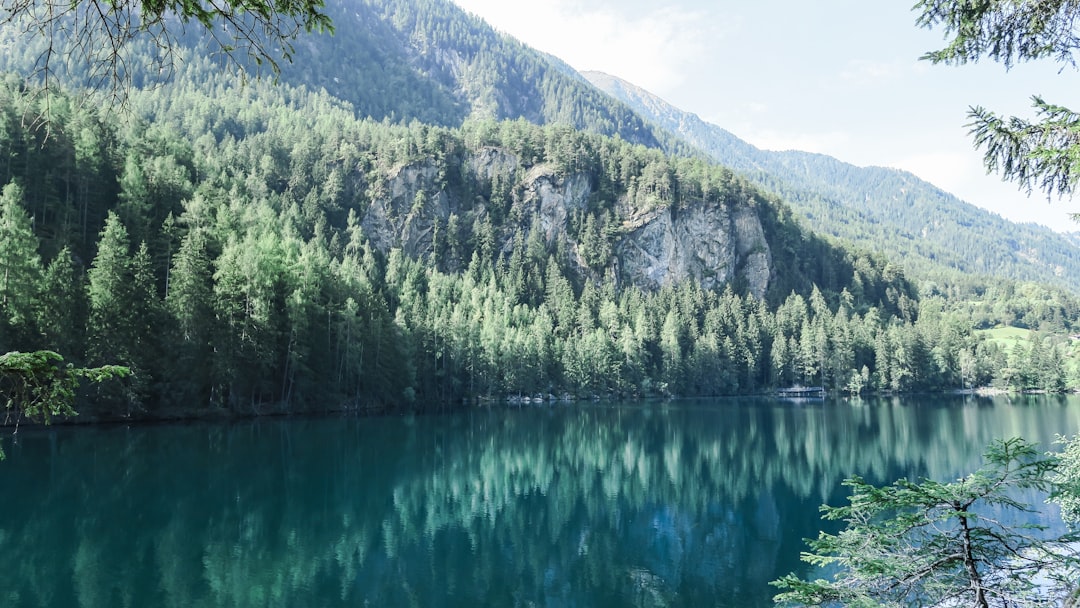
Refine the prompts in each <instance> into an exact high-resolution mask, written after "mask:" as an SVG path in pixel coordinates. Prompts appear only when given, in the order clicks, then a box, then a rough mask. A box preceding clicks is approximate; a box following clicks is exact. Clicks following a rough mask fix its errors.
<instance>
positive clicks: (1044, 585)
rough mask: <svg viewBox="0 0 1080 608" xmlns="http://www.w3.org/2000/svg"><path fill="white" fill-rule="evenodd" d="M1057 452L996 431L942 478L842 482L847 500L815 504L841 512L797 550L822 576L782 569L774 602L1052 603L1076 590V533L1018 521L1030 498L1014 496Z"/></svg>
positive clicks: (1050, 473)
mask: <svg viewBox="0 0 1080 608" xmlns="http://www.w3.org/2000/svg"><path fill="white" fill-rule="evenodd" d="M1060 466H1061V461H1060V460H1059V458H1058V457H1056V456H1053V455H1048V454H1043V453H1040V452H1037V451H1036V450H1035V448H1034V447H1033V446H1032V445H1031V444H1029V443H1027V442H1025V441H1024V440H1022V439H1008V440H1004V441H997V442H995V443H993V444H991V446H990V447H989V448H988V450H987V452H986V455H985V464H984V465H983V467H982V468H980V469H979V470H978V471H976V472H974V473H972V474H971V475H968V476H967V477H963V478H961V479H959V480H957V481H954V482H951V483H940V482H936V481H931V480H923V481H920V482H914V481H910V480H907V479H901V480H899V481H896V482H894V483H893V484H892V485H889V486H885V487H876V486H874V485H872V484H869V483H867V482H866V481H864V480H863V479H861V478H859V477H853V478H850V479H848V480H846V481H845V482H844V484H845V485H847V486H849V487H850V488H851V489H852V495H851V497H850V499H849V504H848V505H847V506H842V507H830V506H825V507H822V511H823V513H824V516H823V517H824V518H825V519H829V520H837V521H842V522H844V524H845V526H844V528H843V529H842V530H841V531H840V532H839V533H837V534H828V533H824V532H823V533H821V534H820V535H819V536H818V538H817V539H814V540H811V541H808V542H809V545H810V549H811V550H810V551H809V552H807V553H804V554H803V560H804V561H806V562H808V563H810V564H813V565H815V566H819V567H822V568H824V569H827V570H834V569H837V571H836V573H835V575H833V576H832V577H831V579H816V580H803V579H802V578H800V577H798V576H796V575H795V574H789V575H787V576H785V577H783V578H781V579H779V580H777V581H774V582H773V584H774V585H776V586H777V587H779V588H780V589H781V590H782V592H781V593H780V594H779V595H777V596H776V598H775V600H776V602H777V603H778V604H780V605H806V606H821V605H843V606H971V607H978V608H990V607H997V606H1000V607H1002V608H1004V607H1005V606H1010V607H1014V606H1061V605H1065V603H1066V602H1067V601H1070V600H1068V599H1067V598H1070V597H1072V598H1073V599H1075V594H1076V585H1077V581H1080V554H1078V547H1080V545H1078V544H1077V541H1078V537H1077V536H1076V535H1075V534H1070V533H1067V534H1064V535H1057V534H1051V533H1050V531H1049V530H1048V529H1047V527H1046V526H1044V525H1041V524H1035V523H1026V522H1027V521H1028V520H1030V519H1031V518H1030V514H1031V513H1034V508H1033V507H1032V506H1031V505H1029V504H1027V503H1025V502H1023V501H1022V499H1019V498H1017V496H1019V495H1020V494H1022V493H1024V492H1026V491H1027V492H1030V491H1037V492H1052V491H1053V490H1054V489H1055V487H1057V486H1056V479H1057V478H1056V477H1055V475H1056V474H1058V473H1060Z"/></svg>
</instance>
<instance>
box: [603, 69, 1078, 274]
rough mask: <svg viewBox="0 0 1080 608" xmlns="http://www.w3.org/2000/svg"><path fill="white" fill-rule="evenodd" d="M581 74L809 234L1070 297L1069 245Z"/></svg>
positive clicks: (915, 181) (922, 185)
mask: <svg viewBox="0 0 1080 608" xmlns="http://www.w3.org/2000/svg"><path fill="white" fill-rule="evenodd" d="M582 76H583V77H585V78H586V79H588V80H589V81H590V82H592V83H593V84H594V85H596V86H597V87H599V88H601V89H603V90H605V91H606V92H607V93H608V94H610V95H612V96H613V97H615V98H616V99H619V100H620V101H622V102H624V103H626V104H627V105H629V106H631V107H632V108H634V109H635V110H636V111H638V112H639V113H641V114H642V115H643V116H645V117H646V118H647V119H648V120H650V121H651V122H652V123H653V124H656V125H658V126H660V127H661V128H663V129H666V130H667V131H669V132H671V133H673V134H676V135H678V136H679V137H682V138H683V139H685V140H686V141H687V142H688V143H689V144H690V145H693V146H695V147H697V148H699V149H701V150H702V151H703V152H705V153H706V154H707V155H709V157H710V158H712V159H713V160H715V161H716V162H719V163H721V164H723V165H725V166H728V167H730V168H731V169H733V170H735V171H738V172H739V173H741V174H743V175H744V176H745V177H747V178H748V179H750V180H751V181H752V182H753V183H755V184H757V185H759V186H761V187H764V188H765V189H767V190H770V191H774V192H777V193H778V194H780V195H781V196H782V197H783V198H784V199H785V201H787V202H788V204H790V205H791V206H792V207H793V208H794V209H795V210H797V211H798V212H799V213H800V215H802V216H803V217H804V218H805V219H806V220H807V222H808V224H809V226H810V227H811V228H812V229H813V230H815V231H816V232H819V233H821V234H825V235H829V236H832V237H835V238H840V239H842V240H845V241H848V242H851V243H853V244H855V245H856V246H859V247H864V248H870V249H872V250H876V251H882V252H883V253H885V254H886V255H888V256H890V257H891V258H893V259H894V260H896V261H897V262H901V263H903V264H904V265H905V268H908V269H909V270H911V271H912V273H913V274H920V275H924V276H931V277H940V276H941V275H942V273H941V271H940V269H939V268H935V267H941V266H945V267H948V268H952V269H954V270H955V271H956V272H957V273H964V274H972V273H973V274H977V275H987V276H997V275H1000V276H1004V277H1006V278H1010V279H1013V280H1020V281H1023V280H1035V281H1040V282H1046V283H1050V284H1054V285H1057V286H1061V287H1066V288H1068V289H1070V290H1072V291H1074V292H1075V291H1077V290H1080V248H1077V246H1076V242H1075V239H1070V238H1068V237H1065V236H1063V235H1060V234H1058V233H1055V232H1053V231H1052V230H1050V229H1049V228H1045V227H1042V226H1038V225H1035V224H1021V223H1016V222H1011V221H1009V220H1006V219H1005V218H1002V217H1001V216H1000V215H997V214H995V213H993V212H991V211H987V210H985V209H981V208H979V207H977V206H975V205H972V204H970V203H967V202H965V201H962V200H961V199H959V198H958V197H956V196H955V195H952V194H950V193H948V192H946V191H944V190H942V189H941V188H938V187H937V186H935V185H933V184H931V183H930V182H927V181H925V180H922V179H921V178H919V177H918V176H916V175H914V174H912V173H910V172H908V171H904V170H901V169H895V168H889V167H876V166H868V167H859V166H856V165H854V164H851V163H847V162H844V161H841V160H839V159H836V158H833V157H831V156H828V155H825V154H818V153H811V152H802V151H797V150H785V151H769V150H761V149H759V148H757V147H755V146H753V145H752V144H749V143H748V142H745V141H743V140H741V139H739V138H738V137H737V136H735V135H734V134H732V133H731V132H730V131H727V130H726V129H723V128H722V127H720V126H718V125H714V124H711V123H708V122H706V121H704V120H702V119H701V118H700V117H698V116H697V115H696V114H692V113H689V112H685V111H683V110H680V109H678V108H676V107H675V106H673V105H671V104H670V103H668V102H666V101H664V100H663V99H661V98H660V97H658V96H656V95H654V94H652V93H650V92H648V91H646V90H645V89H643V88H641V87H638V86H636V85H633V84H632V83H629V82H627V81H625V80H622V79H619V78H617V77H615V76H611V75H608V74H604V73H602V72H595V71H591V72H583V73H582ZM945 274H946V275H947V274H949V273H945ZM953 278H955V277H953Z"/></svg>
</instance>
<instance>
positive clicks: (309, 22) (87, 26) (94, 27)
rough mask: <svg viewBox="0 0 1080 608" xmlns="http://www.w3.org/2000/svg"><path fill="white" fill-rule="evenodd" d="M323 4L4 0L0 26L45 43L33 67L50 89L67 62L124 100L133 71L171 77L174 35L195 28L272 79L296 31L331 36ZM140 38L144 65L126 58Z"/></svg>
mask: <svg viewBox="0 0 1080 608" xmlns="http://www.w3.org/2000/svg"><path fill="white" fill-rule="evenodd" d="M323 6H324V0H272V1H271V0H211V1H209V2H204V1H202V0H4V2H3V4H2V5H0V25H4V26H7V25H13V26H15V27H17V28H19V30H20V31H21V32H22V34H23V35H24V36H26V37H33V38H37V39H40V40H44V41H45V46H44V50H43V51H42V52H41V54H40V56H39V57H38V60H37V65H36V66H35V67H36V69H37V72H38V76H40V78H41V79H42V80H43V81H44V85H45V88H46V89H47V90H48V89H51V88H53V86H52V85H53V81H54V79H55V78H56V74H57V72H63V71H64V69H63V68H64V67H65V66H66V65H69V64H70V65H73V66H78V68H79V69H80V71H82V70H85V73H86V74H87V81H88V84H90V85H91V86H95V87H101V88H104V89H106V90H110V91H112V93H113V95H114V97H123V90H124V88H125V87H126V85H128V84H129V82H130V79H131V78H132V76H133V74H132V72H133V71H134V70H135V69H136V68H149V71H148V72H147V73H163V72H164V73H171V72H172V68H173V65H174V61H175V60H176V57H175V54H176V49H177V47H178V46H179V45H178V44H177V40H178V37H179V36H181V35H183V34H184V32H185V31H186V30H187V28H188V27H190V26H192V25H197V26H198V27H199V28H201V29H202V30H204V31H205V33H206V34H207V35H208V36H209V37H211V38H213V40H214V41H216V42H217V44H218V46H219V47H220V49H221V50H222V51H223V52H224V54H225V56H226V57H227V58H230V59H232V60H233V61H235V62H236V63H237V64H241V62H243V61H244V59H245V58H246V59H248V60H250V61H252V62H254V63H255V64H256V65H257V66H263V65H268V66H269V67H270V68H271V70H272V71H273V72H274V73H275V74H277V72H278V69H279V62H280V61H283V60H284V61H290V60H291V59H292V54H293V45H292V42H293V41H294V40H295V39H296V37H297V36H298V35H300V33H301V32H305V31H306V32H312V31H332V30H333V26H332V24H331V22H330V17H328V16H327V15H326V14H325V13H324V12H323V10H322V9H323ZM139 40H144V41H147V42H149V48H151V49H152V50H153V55H152V57H151V59H150V61H151V65H149V66H135V65H132V64H133V63H134V61H133V59H132V57H131V55H130V54H129V53H127V49H128V47H129V46H130V45H131V43H133V42H136V41H139Z"/></svg>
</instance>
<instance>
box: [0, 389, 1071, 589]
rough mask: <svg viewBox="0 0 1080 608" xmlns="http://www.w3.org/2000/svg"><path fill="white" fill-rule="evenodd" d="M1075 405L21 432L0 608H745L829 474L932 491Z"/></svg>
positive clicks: (654, 407) (822, 498)
mask: <svg viewBox="0 0 1080 608" xmlns="http://www.w3.org/2000/svg"><path fill="white" fill-rule="evenodd" d="M1078 427H1080V401H1076V400H1075V399H1072V398H1070V399H1064V398H1061V399H1058V398H1054V399H1047V398H1024V399H1019V400H1012V401H1009V400H1005V399H996V400H989V399H972V400H968V401H966V402H965V401H962V400H956V399H950V400H940V399H939V400H931V401H927V400H923V401H914V400H887V401H878V400H874V401H871V400H866V401H862V402H839V403H834V402H829V403H820V402H818V403H809V404H796V403H788V402H777V401H773V400H752V399H747V400H725V401H696V402H679V403H672V404H626V405H609V406H607V405H606V406H586V407H581V406H568V407H558V408H554V409H548V408H536V409H530V408H527V409H521V410H504V409H495V410H473V411H469V412H466V413H462V414H456V415H447V416H435V417H420V418H415V419H396V418H394V419H359V420H355V419H309V420H260V421H254V422H246V423H241V424H228V425H225V424H193V425H172V426H159V427H140V428H86V429H52V430H49V431H38V432H33V433H28V432H27V431H26V430H23V431H22V432H21V433H20V435H21V438H20V441H19V443H18V445H16V446H10V445H9V446H8V448H7V449H8V452H9V454H8V455H9V459H8V460H7V461H6V462H5V463H3V464H0V487H3V488H4V499H3V500H2V501H0V568H2V569H3V571H4V572H5V573H7V575H8V580H9V582H8V584H5V589H4V590H3V591H0V593H2V594H3V595H2V596H0V604H4V605H28V606H29V605H72V606H75V605H80V606H117V605H157V606H224V605H228V606H267V605H289V606H308V605H310V606H327V605H349V606H353V605H363V604H369V605H377V606H384V605H393V606H407V605H417V606H475V605H491V606H539V605H547V606H605V605H610V606H627V605H632V606H678V605H685V606H700V605H719V606H754V605H769V603H770V601H769V598H770V597H771V595H772V593H773V590H772V589H771V588H770V587H769V586H768V581H770V580H773V579H774V578H776V577H777V576H779V575H781V574H783V573H786V572H788V571H791V570H792V569H796V568H798V567H800V566H799V563H798V555H799V552H800V551H801V550H802V549H803V544H802V539H803V538H805V537H808V536H813V535H815V534H816V532H817V530H818V529H819V527H820V520H819V517H818V505H819V504H821V503H822V502H830V503H832V504H838V503H839V502H840V501H842V495H841V494H840V488H839V487H838V482H839V480H840V479H842V478H843V477H845V476H847V475H850V474H852V473H859V474H861V475H864V476H866V477H868V478H870V479H874V480H891V479H893V478H895V477H897V476H901V475H909V476H929V477H934V478H938V479H950V478H954V477H956V476H958V475H960V474H962V473H963V472H966V471H967V470H969V469H971V468H974V467H975V466H977V463H978V456H979V454H980V453H981V452H982V450H983V448H984V447H985V446H986V444H987V443H989V442H990V441H991V440H992V439H994V438H997V437H1007V436H1023V437H1026V438H1029V439H1032V440H1038V441H1042V442H1044V443H1048V442H1049V441H1050V440H1052V438H1053V437H1054V435H1055V434H1056V433H1075V432H1076V431H1077V428H1078Z"/></svg>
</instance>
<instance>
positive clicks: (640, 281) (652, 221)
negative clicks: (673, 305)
mask: <svg viewBox="0 0 1080 608" xmlns="http://www.w3.org/2000/svg"><path fill="white" fill-rule="evenodd" d="M623 228H624V229H625V230H626V233H627V234H626V237H625V238H623V239H622V241H621V242H620V243H619V244H618V245H617V247H616V252H617V253H616V255H617V258H618V260H619V266H620V273H621V275H622V276H623V277H624V278H625V279H626V280H628V281H630V282H631V283H634V284H636V285H639V286H641V287H644V288H647V289H658V288H660V287H662V286H664V285H668V284H671V283H676V282H679V281H682V280H685V279H692V280H694V281H696V282H698V283H699V284H700V285H701V286H702V287H704V288H706V289H720V288H722V287H723V286H724V285H727V284H728V283H730V282H732V281H734V280H736V279H738V278H741V279H742V280H743V281H745V283H746V286H747V289H748V291H749V292H750V293H751V294H753V295H754V296H755V297H758V298H762V297H764V295H765V291H766V289H768V287H769V278H770V276H771V272H772V256H771V254H770V252H769V246H768V244H767V243H766V242H765V233H764V231H763V230H762V227H761V223H760V222H759V221H758V217H757V215H756V214H755V213H754V211H753V209H750V208H749V207H736V208H729V207H727V206H725V205H723V204H720V203H717V202H706V201H699V202H696V203H693V204H691V205H689V206H688V207H686V208H682V209H677V210H676V209H674V208H671V207H667V208H662V209H656V210H653V211H650V212H647V213H643V214H640V215H638V216H631V217H629V218H627V219H626V220H625V221H624V223H623Z"/></svg>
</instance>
